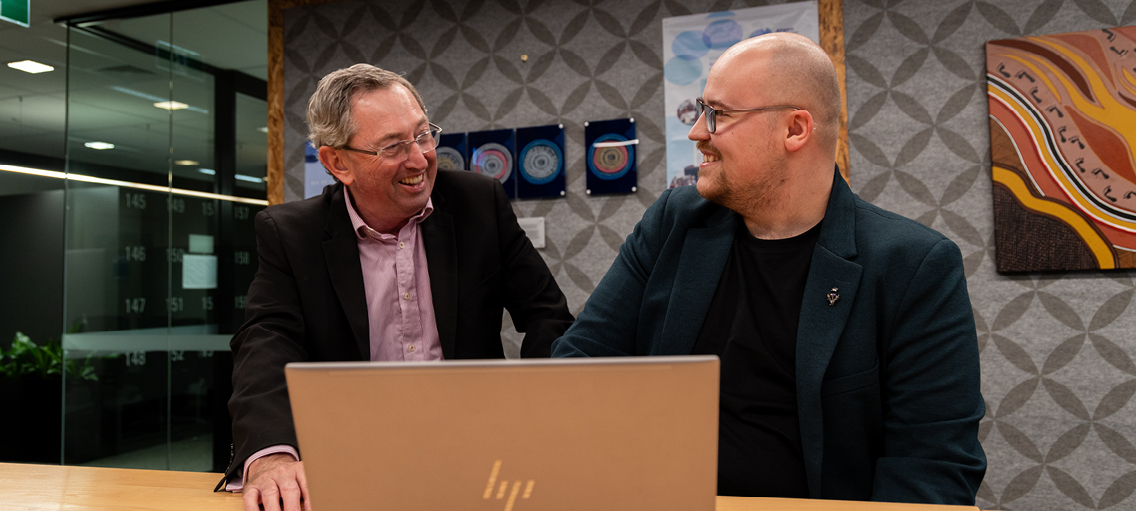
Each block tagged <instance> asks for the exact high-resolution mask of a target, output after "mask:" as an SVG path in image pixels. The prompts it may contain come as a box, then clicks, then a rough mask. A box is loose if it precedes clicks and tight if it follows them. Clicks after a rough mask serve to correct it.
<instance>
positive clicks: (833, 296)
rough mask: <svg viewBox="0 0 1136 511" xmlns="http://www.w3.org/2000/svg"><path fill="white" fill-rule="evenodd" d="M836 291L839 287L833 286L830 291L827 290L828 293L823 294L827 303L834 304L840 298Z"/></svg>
mask: <svg viewBox="0 0 1136 511" xmlns="http://www.w3.org/2000/svg"><path fill="white" fill-rule="evenodd" d="M837 291H839V289H836V288H835V287H834V288H832V291H829V292H828V295H826V296H825V298H828V304H829V305H836V301H837V300H839V299H840V295H838V294H836V292H837Z"/></svg>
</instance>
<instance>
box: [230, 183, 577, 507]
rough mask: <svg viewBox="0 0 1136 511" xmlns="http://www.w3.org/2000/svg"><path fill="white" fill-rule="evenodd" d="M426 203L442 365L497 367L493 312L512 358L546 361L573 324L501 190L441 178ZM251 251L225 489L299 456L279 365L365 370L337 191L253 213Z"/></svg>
mask: <svg viewBox="0 0 1136 511" xmlns="http://www.w3.org/2000/svg"><path fill="white" fill-rule="evenodd" d="M431 198H432V199H433V203H434V211H433V213H431V214H430V216H429V217H427V218H426V219H425V220H424V221H423V222H422V224H421V227H422V240H423V242H424V243H425V248H426V261H427V265H428V266H429V273H430V290H431V293H432V294H433V302H434V315H435V317H436V321H437V324H438V335H439V337H440V339H441V343H442V353H443V355H444V356H445V358H446V359H461V358H465V359H471V358H503V357H504V352H503V350H502V347H501V319H502V308H504V309H507V310H508V311H509V314H510V316H511V317H512V319H513V323H514V325H515V326H516V328H517V331H519V332H525V337H524V341H523V342H522V344H521V356H522V357H547V356H549V353H550V351H551V346H552V341H553V340H554V339H556V338H557V337H559V336H560V335H561V334H563V333H564V331H565V330H566V329H567V328H568V326H569V325H571V324H572V320H573V318H572V315H571V313H570V312H569V311H568V305H567V302H566V301H565V299H564V294H563V293H562V292H561V291H560V287H559V286H557V285H556V281H555V280H554V279H553V277H552V274H551V273H550V272H549V270H548V266H547V265H546V264H545V263H544V260H543V259H541V256H540V254H539V253H537V251H536V249H534V248H533V246H532V244H531V243H530V242H529V240H528V238H527V237H526V236H525V233H524V231H523V230H522V229H521V228H520V226H519V225H517V218H516V215H514V213H513V209H512V206H511V205H510V204H509V201H508V199H507V198H506V196H505V190H504V188H502V187H501V185H500V183H498V182H497V180H495V179H491V178H488V177H485V176H482V175H479V174H475V173H473V172H465V171H445V170H439V171H438V175H437V179H436V180H435V183H434V190H433V193H432V194H431ZM256 242H257V253H258V256H259V264H260V267H259V269H258V270H257V273H256V278H255V279H254V280H253V283H252V285H251V286H250V287H249V292H248V301H247V304H246V309H245V323H244V325H242V326H241V328H240V330H239V331H237V333H236V334H235V335H234V336H233V339H232V341H230V347H231V348H232V352H233V396H232V398H231V399H230V400H229V412H230V413H231V415H232V417H233V459H232V461H231V463H230V465H229V469H228V470H227V471H226V472H225V481H227V480H228V479H229V478H232V477H234V476H238V475H239V474H240V471H241V470H243V467H244V462H245V459H247V458H248V457H249V456H250V455H251V454H253V453H255V452H256V451H258V450H260V449H263V448H265V447H269V446H272V445H280V444H287V445H291V446H293V447H296V446H297V443H296V431H295V427H294V426H293V423H292V409H291V405H290V404H289V401H288V388H287V384H286V382H285V379H284V365H285V364H287V363H288V362H298V361H340V360H368V359H369V358H370V334H369V332H370V330H369V325H368V317H367V300H366V295H365V292H364V288H363V271H362V267H361V266H360V264H359V249H358V245H357V242H356V237H355V233H354V231H353V229H352V226H351V219H350V218H349V216H348V214H347V204H346V202H345V192H344V190H343V185H342V184H335V185H332V186H328V187H327V188H325V189H324V192H323V194H322V195H320V196H317V197H312V198H310V199H308V200H304V201H297V202H290V203H286V204H280V205H276V206H272V207H269V208H267V209H265V210H264V211H261V212H260V213H258V214H257V215H256ZM225 481H222V483H224V482H225ZM222 486H223V485H222Z"/></svg>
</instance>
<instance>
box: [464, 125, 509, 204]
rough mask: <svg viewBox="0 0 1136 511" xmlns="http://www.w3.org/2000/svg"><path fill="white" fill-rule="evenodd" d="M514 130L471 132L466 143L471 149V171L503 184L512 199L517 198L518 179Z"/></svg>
mask: <svg viewBox="0 0 1136 511" xmlns="http://www.w3.org/2000/svg"><path fill="white" fill-rule="evenodd" d="M514 138H515V136H514V132H513V130H512V129H509V128H507V129H500V130H489V131H471V132H469V133H468V135H467V139H466V141H467V142H468V144H469V147H470V149H471V152H470V156H469V165H470V167H469V169H470V170H472V171H474V172H477V173H479V174H484V175H486V176H489V177H492V178H494V179H496V180H498V181H500V182H501V185H502V186H504V187H505V193H506V194H507V195H508V196H509V198H510V199H515V198H517V177H516V176H515V175H514V174H515V172H513V170H514V167H515V166H516V158H514V157H513V150H514V148H515V147H516V145H515V140H514Z"/></svg>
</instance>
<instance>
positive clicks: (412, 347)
mask: <svg viewBox="0 0 1136 511" xmlns="http://www.w3.org/2000/svg"><path fill="white" fill-rule="evenodd" d="M410 351H411V352H413V351H414V345H413V344H411V345H410Z"/></svg>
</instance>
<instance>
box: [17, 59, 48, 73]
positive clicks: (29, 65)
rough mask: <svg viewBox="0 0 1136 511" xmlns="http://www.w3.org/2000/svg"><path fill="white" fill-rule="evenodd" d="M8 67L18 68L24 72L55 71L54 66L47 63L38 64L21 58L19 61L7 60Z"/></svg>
mask: <svg viewBox="0 0 1136 511" xmlns="http://www.w3.org/2000/svg"><path fill="white" fill-rule="evenodd" d="M8 67H10V68H12V69H19V70H20V71H23V72H25V73H31V74H33V75H34V74H38V73H46V72H48V71H55V68H54V67H51V66H49V65H47V64H40V63H39V62H36V61H34V60H21V61H19V62H9V63H8Z"/></svg>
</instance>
